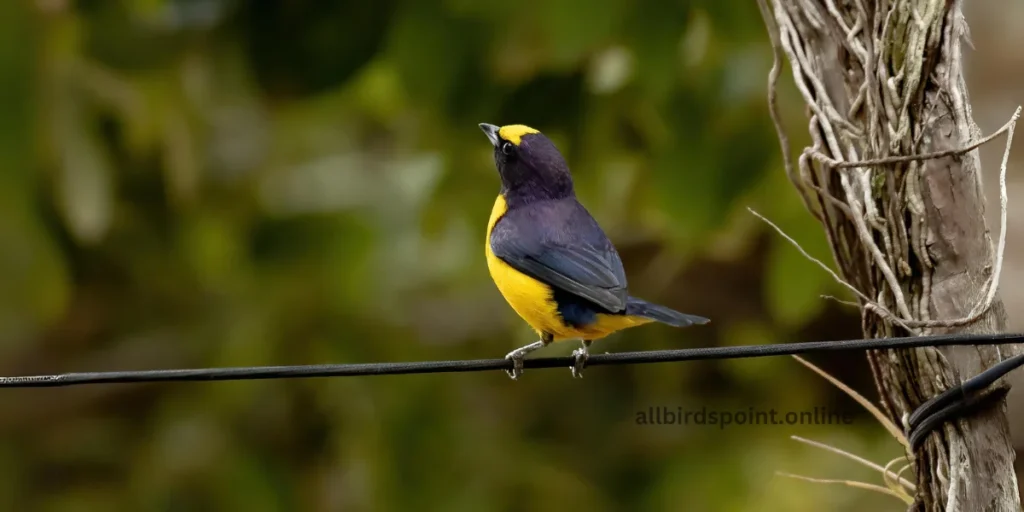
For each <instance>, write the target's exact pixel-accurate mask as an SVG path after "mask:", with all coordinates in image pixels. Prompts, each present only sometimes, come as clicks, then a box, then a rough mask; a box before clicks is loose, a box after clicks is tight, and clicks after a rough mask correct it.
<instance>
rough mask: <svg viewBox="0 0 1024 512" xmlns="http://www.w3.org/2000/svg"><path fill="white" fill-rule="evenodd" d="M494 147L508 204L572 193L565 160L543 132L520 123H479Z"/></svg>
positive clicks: (559, 197) (570, 179)
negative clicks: (500, 124) (501, 124)
mask: <svg viewBox="0 0 1024 512" xmlns="http://www.w3.org/2000/svg"><path fill="white" fill-rule="evenodd" d="M480 129H481V130H483V132H484V134H486V135H487V138H488V139H490V141H491V144H492V145H493V146H494V164H495V166H496V167H497V168H498V174H499V175H500V176H501V193H502V195H504V196H505V200H506V201H508V202H509V203H510V205H509V206H510V207H511V206H512V204H511V203H520V204H522V203H528V202H531V201H536V200H544V199H562V198H565V197H569V196H571V195H572V194H573V187H572V176H571V175H570V174H569V166H568V165H567V164H566V163H565V158H563V157H562V154H561V153H560V152H559V151H558V148H556V147H555V144H554V143H553V142H551V139H549V138H547V137H546V136H545V135H544V134H543V133H540V132H539V131H537V130H535V129H533V128H530V127H529V126H524V125H521V124H511V125H506V126H495V125H493V124H487V123H480Z"/></svg>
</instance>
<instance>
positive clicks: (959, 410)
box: [907, 354, 1024, 449]
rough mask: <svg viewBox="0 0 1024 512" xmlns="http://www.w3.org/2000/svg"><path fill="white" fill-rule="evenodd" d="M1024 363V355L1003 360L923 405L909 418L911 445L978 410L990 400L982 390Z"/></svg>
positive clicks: (914, 446)
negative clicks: (944, 424)
mask: <svg viewBox="0 0 1024 512" xmlns="http://www.w3.org/2000/svg"><path fill="white" fill-rule="evenodd" d="M1021 366H1024V354H1020V355H1016V356H1013V357H1011V358H1009V359H1007V360H1005V361H1000V362H999V363H998V364H996V365H994V366H992V367H991V368H989V369H987V370H985V371H983V372H981V373H979V374H978V375H975V376H974V377H971V378H970V379H967V380H966V381H964V382H963V383H961V384H960V385H959V386H955V387H952V388H949V389H947V390H946V391H943V392H942V393H940V394H938V395H936V396H934V397H932V398H931V399H930V400H928V401H927V402H925V403H923V404H921V406H920V407H918V408H917V410H915V411H914V413H913V414H911V415H910V418H909V419H908V420H907V430H909V431H910V435H909V436H908V441H909V442H910V446H911V448H913V449H916V448H917V447H918V446H919V445H920V444H921V443H922V442H923V441H924V440H925V438H926V437H927V436H928V434H930V433H931V432H932V431H934V430H935V429H936V428H938V427H939V425H941V424H943V423H945V422H946V421H948V420H950V419H952V418H955V417H959V416H963V415H964V414H965V413H967V412H969V411H972V410H974V409H975V408H976V406H977V405H979V404H981V403H984V402H987V398H988V395H983V394H982V392H983V391H985V390H986V389H988V387H989V386H991V385H992V383H994V382H995V381H997V380H999V378H1000V377H1002V376H1003V375H1006V374H1007V373H1010V372H1011V371H1013V370H1015V369H1017V368H1019V367H1021ZM995 396H999V395H998V394H996V395H995Z"/></svg>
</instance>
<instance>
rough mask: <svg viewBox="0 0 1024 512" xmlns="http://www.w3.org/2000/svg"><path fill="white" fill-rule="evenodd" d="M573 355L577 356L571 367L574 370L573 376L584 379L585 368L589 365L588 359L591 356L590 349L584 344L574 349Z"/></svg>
mask: <svg viewBox="0 0 1024 512" xmlns="http://www.w3.org/2000/svg"><path fill="white" fill-rule="evenodd" d="M572 355H573V357H574V358H576V360H575V361H574V362H573V365H572V366H570V367H569V368H570V369H571V370H572V376H573V378H574V379H582V378H583V368H585V367H586V366H587V359H589V358H590V351H589V350H587V346H586V345H583V346H582V347H580V348H578V349H576V350H573V351H572Z"/></svg>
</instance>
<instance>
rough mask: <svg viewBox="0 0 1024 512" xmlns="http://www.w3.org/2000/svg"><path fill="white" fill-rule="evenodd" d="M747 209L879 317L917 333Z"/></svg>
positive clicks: (791, 239)
mask: <svg viewBox="0 0 1024 512" xmlns="http://www.w3.org/2000/svg"><path fill="white" fill-rule="evenodd" d="M747 210H748V211H749V212H750V213H752V214H754V216H755V217H757V218H759V219H761V220H763V221H764V222H765V223H767V224H768V225H769V226H771V227H772V228H774V229H775V231H776V232H778V233H779V235H780V236H782V237H783V238H785V239H786V240H787V241H789V243H791V244H793V247H796V249H797V250H798V251H800V254H803V255H804V257H805V258H807V259H809V260H811V262H813V263H816V264H817V265H818V266H819V267H821V268H823V269H824V270H825V272H828V273H829V274H830V275H831V276H832V278H833V279H835V280H836V282H837V283H839V284H841V285H843V286H845V287H846V288H848V289H849V290H850V291H852V292H853V293H854V294H856V295H857V296H858V297H860V298H861V299H863V300H864V302H865V303H867V304H870V305H871V306H872V307H873V308H874V309H875V311H876V312H878V313H879V315H880V316H881V317H883V318H885V319H886V320H889V321H891V322H893V323H894V324H896V325H899V326H900V327H902V328H904V329H906V330H907V332H910V333H913V334H915V335H916V334H917V332H916V331H915V330H914V329H913V328H911V327H910V326H909V325H907V324H906V322H904V321H903V320H902V319H901V318H900V317H898V316H896V315H894V314H893V313H892V312H891V311H889V310H888V309H886V308H885V307H884V306H882V305H881V304H878V303H876V302H875V301H873V300H871V299H870V298H868V296H867V295H864V294H863V293H861V291H860V290H858V289H857V287H856V286H853V285H852V284H850V283H848V282H846V281H845V280H843V278H842V277H839V274H837V273H836V272H835V271H834V270H832V269H831V268H829V267H828V265H826V264H825V263H823V262H822V261H821V260H819V259H818V258H815V257H814V256H811V255H810V254H808V253H807V251H805V250H804V248H803V247H802V246H801V245H800V243H799V242H797V241H796V240H793V238H792V237H790V236H789V235H787V234H786V232H785V231H783V230H782V228H780V227H778V226H776V225H775V223H774V222H772V221H770V220H768V219H766V218H765V217H764V216H763V215H761V214H760V213H757V212H756V211H754V210H753V209H752V208H747Z"/></svg>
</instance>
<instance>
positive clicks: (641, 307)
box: [626, 297, 711, 327]
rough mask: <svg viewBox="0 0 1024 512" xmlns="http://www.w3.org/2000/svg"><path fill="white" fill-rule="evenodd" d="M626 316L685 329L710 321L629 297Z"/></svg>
mask: <svg viewBox="0 0 1024 512" xmlns="http://www.w3.org/2000/svg"><path fill="white" fill-rule="evenodd" d="M626 314H627V315H629V316H639V317H642V318H648V319H651V320H654V321H657V322H661V323H663V324H668V325H671V326H673V327H687V326H690V325H694V324H697V325H703V324H706V323H708V322H710V321H711V320H709V319H707V318H704V317H702V316H697V315H687V314H686V313H680V312H678V311H675V310H672V309H669V308H666V307H665V306H659V305H658V304H651V303H650V302H647V301H645V300H643V299H638V298H636V297H629V299H627V300H626Z"/></svg>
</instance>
